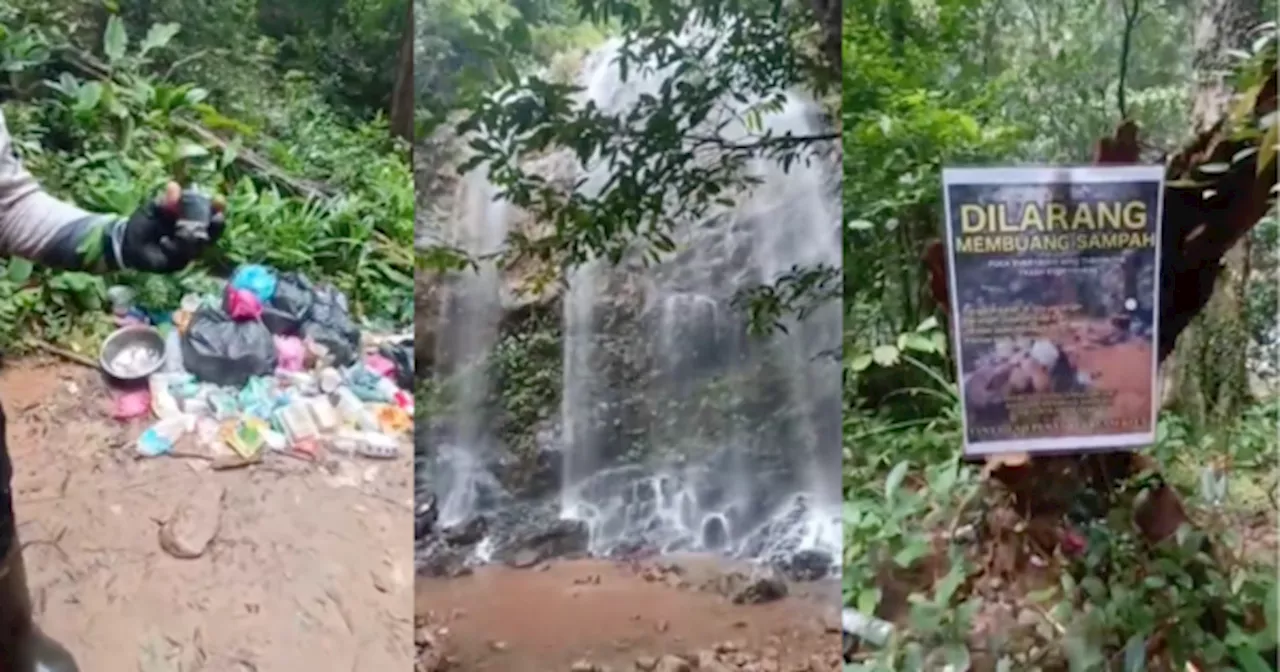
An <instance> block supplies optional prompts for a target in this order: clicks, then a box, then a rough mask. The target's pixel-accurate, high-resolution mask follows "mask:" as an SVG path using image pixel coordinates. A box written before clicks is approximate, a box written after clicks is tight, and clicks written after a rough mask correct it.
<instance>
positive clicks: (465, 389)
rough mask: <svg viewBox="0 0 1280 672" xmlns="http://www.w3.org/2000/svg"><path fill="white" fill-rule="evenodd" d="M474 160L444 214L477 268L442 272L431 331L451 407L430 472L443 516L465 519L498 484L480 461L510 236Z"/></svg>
mask: <svg viewBox="0 0 1280 672" xmlns="http://www.w3.org/2000/svg"><path fill="white" fill-rule="evenodd" d="M486 174H487V168H486V167H484V166H481V167H478V168H476V169H475V170H473V171H471V173H469V174H468V175H466V176H465V177H464V178H463V182H462V194H461V199H460V200H459V204H458V205H457V206H456V207H455V209H454V214H455V216H454V217H453V218H451V219H450V221H449V230H448V231H446V232H445V233H446V235H447V236H448V237H449V243H450V244H451V245H453V246H454V247H456V248H458V249H462V250H465V251H466V252H467V253H468V254H469V255H471V256H472V258H474V259H476V260H477V261H478V262H479V263H478V267H477V268H475V269H469V270H465V271H461V272H458V273H457V274H455V275H454V276H452V277H450V278H447V280H446V284H445V291H444V301H443V304H444V305H443V306H442V309H441V311H440V318H439V325H438V329H437V338H436V356H435V361H436V362H437V370H436V376H437V379H438V380H441V381H444V380H448V381H449V382H450V383H452V384H453V385H454V386H455V387H454V389H450V390H448V393H449V394H450V396H451V398H452V400H453V407H454V409H455V411H454V413H453V416H452V425H451V427H450V432H449V435H448V436H447V437H446V438H445V439H444V440H442V441H438V442H437V445H436V446H434V450H435V452H436V455H435V458H436V459H435V465H434V471H435V472H436V474H435V475H434V477H433V479H432V480H433V482H434V487H435V490H436V492H437V493H438V494H439V495H440V523H441V524H442V525H446V526H447V525H452V524H454V523H457V522H460V521H462V520H465V519H466V518H467V517H469V516H471V515H472V514H474V513H475V512H476V511H477V510H479V509H480V508H482V505H483V504H485V503H487V502H490V501H492V500H493V499H494V498H495V496H496V495H497V493H500V491H501V486H500V485H499V484H498V481H497V479H495V478H494V477H493V475H492V474H490V473H489V472H488V470H487V469H486V467H485V461H486V458H487V457H489V456H490V453H491V452H492V451H493V450H495V441H494V437H492V436H490V434H489V432H488V426H489V422H488V419H489V417H488V416H489V410H488V404H487V400H488V396H489V391H490V390H489V387H490V386H489V380H490V377H489V371H488V363H489V362H488V360H489V354H490V353H491V352H492V350H493V346H494V344H495V343H496V342H497V339H498V326H499V323H500V321H501V317H502V278H501V275H500V272H499V270H500V269H499V268H498V264H497V262H496V260H495V259H494V258H493V256H494V255H495V254H496V253H497V252H498V251H499V250H500V249H501V247H502V245H503V244H504V242H505V240H506V236H507V210H508V208H507V204H506V203H505V202H503V201H502V200H500V199H497V198H496V197H497V190H496V189H495V188H494V187H493V185H491V184H490V183H489V181H488V179H487V178H486Z"/></svg>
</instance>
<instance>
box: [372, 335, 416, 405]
mask: <svg viewBox="0 0 1280 672" xmlns="http://www.w3.org/2000/svg"><path fill="white" fill-rule="evenodd" d="M378 352H379V354H381V355H382V356H383V357H386V358H387V359H389V360H391V363H392V364H395V365H396V385H399V386H400V389H402V390H409V391H410V392H412V391H413V339H412V338H406V339H405V340H403V341H400V342H399V343H387V344H386V345H383V346H382V347H381V348H378Z"/></svg>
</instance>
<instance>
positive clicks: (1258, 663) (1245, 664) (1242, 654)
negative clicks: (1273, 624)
mask: <svg viewBox="0 0 1280 672" xmlns="http://www.w3.org/2000/svg"><path fill="white" fill-rule="evenodd" d="M1231 659H1232V660H1234V661H1235V662H1236V664H1237V665H1239V666H1240V670H1241V672H1271V666H1270V665H1267V661H1266V659H1264V658H1263V657H1262V655H1261V654H1259V653H1258V652H1257V651H1254V650H1253V649H1252V648H1249V647H1247V646H1240V647H1236V648H1234V649H1232V650H1231Z"/></svg>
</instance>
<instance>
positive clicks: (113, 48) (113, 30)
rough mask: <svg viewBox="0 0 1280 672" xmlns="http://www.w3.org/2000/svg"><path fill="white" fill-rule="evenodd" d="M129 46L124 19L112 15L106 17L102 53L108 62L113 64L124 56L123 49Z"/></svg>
mask: <svg viewBox="0 0 1280 672" xmlns="http://www.w3.org/2000/svg"><path fill="white" fill-rule="evenodd" d="M128 46H129V33H128V32H126V31H125V27H124V21H122V20H121V19H120V17H119V16H115V15H112V17H111V18H110V19H107V30H106V32H105V33H104V34H103V35H102V53H103V55H105V56H106V57H107V63H108V64H115V63H116V62H117V61H119V60H120V59H122V58H124V50H125V48H126V47H128Z"/></svg>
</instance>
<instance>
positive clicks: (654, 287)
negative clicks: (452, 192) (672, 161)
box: [431, 38, 842, 560]
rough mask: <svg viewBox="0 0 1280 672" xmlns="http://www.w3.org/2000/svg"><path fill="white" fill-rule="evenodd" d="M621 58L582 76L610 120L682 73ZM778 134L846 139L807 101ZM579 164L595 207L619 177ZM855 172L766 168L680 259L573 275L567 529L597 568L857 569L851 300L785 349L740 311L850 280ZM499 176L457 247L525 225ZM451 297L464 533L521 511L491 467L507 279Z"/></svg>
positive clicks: (563, 432)
mask: <svg viewBox="0 0 1280 672" xmlns="http://www.w3.org/2000/svg"><path fill="white" fill-rule="evenodd" d="M689 39H692V38H689ZM619 46H620V43H618V42H611V43H609V44H607V45H605V46H604V47H602V48H601V49H599V50H597V51H596V52H595V53H593V54H592V55H591V56H590V57H589V58H588V59H587V61H586V63H585V65H584V68H583V73H582V75H581V82H580V83H581V84H582V85H583V97H584V98H585V99H587V100H589V101H591V102H593V103H594V104H595V105H597V106H598V107H599V108H601V109H602V111H603V112H604V113H606V114H619V113H622V112H624V111H626V110H627V109H629V108H630V107H632V106H634V105H636V104H637V102H638V101H640V100H641V99H642V96H645V95H651V94H653V93H655V92H657V91H658V90H659V88H660V87H661V86H662V85H663V82H664V81H665V80H666V79H667V78H669V76H670V75H669V74H668V73H663V72H654V71H653V70H652V69H647V70H646V69H644V68H636V67H632V68H631V69H630V70H631V72H630V76H629V78H628V79H627V80H626V81H623V78H622V77H621V74H620V72H619V69H618V67H617V65H616V63H615V57H616V56H617V54H618V50H619ZM755 102H757V101H747V102H736V101H735V102H733V103H732V106H729V105H727V106H726V107H725V109H724V110H722V111H721V114H722V115H724V116H722V117H721V118H720V119H715V118H712V119H710V120H709V121H708V123H712V124H715V123H718V122H719V121H720V120H723V119H730V120H732V119H736V118H738V116H740V113H741V112H742V111H743V109H744V106H746V105H749V104H753V103H755ZM713 117H714V115H713ZM760 122H761V125H762V126H763V128H765V129H769V130H771V131H772V132H773V133H774V134H775V135H777V134H783V133H786V132H791V133H793V134H795V135H813V134H821V133H824V132H827V131H829V129H828V128H827V127H826V125H825V123H824V122H823V120H822V115H821V111H820V108H819V107H818V105H817V104H816V103H814V102H813V101H812V100H810V99H808V98H806V97H805V96H804V95H802V94H800V93H792V94H790V95H788V96H787V98H786V101H785V104H784V105H782V106H781V108H780V109H776V110H774V111H772V112H768V113H765V114H762V115H761V119H760ZM720 134H721V136H722V137H723V139H724V140H726V141H728V142H737V143H746V142H750V140H751V138H752V136H753V133H752V132H751V131H749V130H748V128H747V127H746V125H745V124H743V123H741V122H737V123H731V124H729V126H728V127H727V128H726V129H722V130H721V131H720ZM705 160H707V161H718V160H719V159H718V158H717V157H715V156H708V157H705ZM562 163H563V162H562ZM568 163H569V164H572V165H571V169H572V170H577V171H579V176H580V177H582V178H584V180H583V181H582V184H581V186H580V188H581V189H582V190H584V192H585V193H587V194H592V193H598V192H599V190H600V189H602V188H604V185H605V184H606V183H607V182H608V180H609V178H610V175H611V168H610V167H608V166H604V165H600V163H599V162H594V163H593V162H588V163H587V165H586V166H578V165H577V164H576V163H574V162H573V161H572V160H570V161H568ZM839 171H840V166H839V164H838V162H836V161H832V160H830V159H829V158H821V157H820V158H816V159H814V160H813V161H808V162H806V161H798V162H795V163H794V164H793V165H792V166H791V167H790V169H789V170H784V169H783V167H782V166H781V165H779V164H778V163H777V162H776V161H773V160H768V159H756V160H754V161H753V162H752V163H751V164H750V165H749V166H747V172H748V173H749V174H750V175H751V176H752V177H754V178H756V179H757V180H758V183H756V184H753V185H752V186H751V187H750V188H749V189H745V188H744V190H743V191H742V193H741V194H739V195H738V196H739V198H738V199H737V200H736V203H735V204H734V205H733V206H731V207H728V206H726V207H720V208H719V209H718V210H715V211H713V212H710V213H709V214H708V215H707V216H706V217H704V218H701V220H700V221H686V222H674V224H675V225H676V227H675V231H674V233H675V236H674V238H675V239H676V242H677V250H676V252H675V253H673V254H671V255H668V256H667V257H666V258H664V259H661V260H660V261H659V262H658V263H656V264H653V265H645V264H643V263H638V262H637V261H636V260H635V259H628V260H625V261H624V262H623V263H622V264H619V265H617V266H614V265H611V264H608V263H607V262H602V261H593V262H589V263H586V264H584V265H581V266H579V267H577V268H575V269H573V270H572V271H571V272H570V274H569V277H568V278H567V281H568V288H567V290H566V292H565V295H564V297H563V362H562V363H563V367H562V375H563V389H562V394H561V409H560V425H561V426H560V436H559V443H560V445H559V448H560V451H559V454H560V458H561V462H560V464H561V471H562V473H561V479H560V483H561V489H560V493H559V494H560V497H559V502H558V504H559V514H560V516H561V517H563V518H567V519H574V520H580V521H583V522H584V523H585V525H586V527H587V529H588V531H589V535H590V542H589V543H590V550H591V551H593V552H596V553H601V554H608V553H613V552H619V551H625V550H626V549H628V548H636V549H639V548H654V549H657V550H660V551H666V552H675V551H681V550H692V551H711V552H717V553H722V554H726V555H733V556H737V557H745V558H753V559H762V560H763V559H776V558H785V557H789V556H791V555H793V554H794V553H796V552H797V551H801V550H809V549H813V550H819V551H823V552H826V553H828V554H829V555H830V556H831V558H832V560H835V559H836V558H838V556H839V549H840V540H841V534H840V529H841V528H840V522H839V508H840V498H841V493H840V473H839V469H838V468H837V465H839V464H840V460H841V440H840V431H841V426H840V413H841V407H840V382H841V381H840V375H841V372H840V365H839V362H838V361H837V360H836V359H835V358H833V357H831V356H830V355H829V353H832V352H839V346H840V338H841V320H842V313H841V310H840V306H839V305H838V302H836V301H832V302H831V303H830V305H824V306H822V307H820V309H818V310H816V311H814V312H812V314H810V315H808V316H807V317H806V319H804V320H803V321H801V320H797V319H790V320H788V322H787V324H786V327H787V329H786V332H785V333H775V334H772V335H768V336H758V335H752V334H749V333H748V330H747V323H746V316H745V315H744V314H743V313H742V312H741V311H739V310H738V309H737V308H736V307H735V306H734V305H733V300H734V297H735V295H736V294H737V293H738V292H740V291H741V290H743V289H745V288H748V287H750V286H752V285H755V284H758V283H769V282H772V281H774V280H776V279H778V278H779V277H780V276H781V275H782V274H784V273H786V272H788V271H789V270H791V269H792V268H793V267H795V266H797V265H798V266H811V265H814V264H825V265H828V266H834V267H836V268H839V266H840V263H841V258H840V254H841V244H840V243H841V241H840V237H839V236H840V208H839V176H840V175H839ZM485 174H486V171H485V169H484V168H483V167H481V168H478V169H477V170H476V171H475V172H473V173H471V174H469V175H467V176H466V177H465V183H464V186H463V198H462V199H461V200H460V201H458V202H457V203H456V204H455V207H454V213H455V214H456V216H455V217H454V218H453V219H452V220H451V222H450V226H451V227H452V228H453V230H452V237H451V240H452V241H453V244H455V245H458V246H459V247H462V248H464V249H467V250H468V251H471V252H472V253H473V254H477V253H483V252H488V251H493V250H495V249H497V248H498V247H500V246H501V244H502V242H503V240H504V239H505V237H506V235H507V232H508V229H509V228H511V227H512V226H514V225H513V224H512V221H513V220H514V217H515V215H516V213H515V212H514V211H513V209H512V208H510V207H508V206H507V205H506V204H505V203H503V202H502V201H501V200H495V198H494V196H495V188H494V187H493V186H492V185H491V184H489V183H488V182H487V180H486V179H485V177H484V175H485ZM445 295H446V297H447V301H446V302H445V304H446V305H445V307H444V309H442V311H441V314H440V321H439V332H438V336H437V346H438V348H437V349H438V352H437V356H436V362H437V375H438V377H439V378H440V379H441V380H450V381H455V382H456V383H457V387H456V389H454V390H451V392H452V394H451V395H450V396H451V399H452V401H453V403H452V408H453V409H454V410H453V415H452V417H451V418H450V420H451V422H450V427H451V430H452V431H450V432H448V433H447V436H445V437H443V438H439V439H438V440H435V441H434V443H435V445H433V446H432V448H431V450H432V451H434V452H435V460H434V465H435V467H434V470H435V473H434V474H433V484H432V485H433V489H434V490H435V492H436V494H437V495H438V496H439V501H440V506H441V523H442V524H443V525H449V524H451V523H456V522H459V521H461V520H464V519H465V518H467V517H468V516H471V515H473V514H475V513H477V512H484V511H486V510H492V509H493V508H494V507H496V506H499V503H500V502H506V503H510V498H509V497H508V496H507V495H506V494H504V493H503V492H502V488H501V485H500V484H499V482H498V479H496V478H495V477H494V476H493V474H492V472H491V471H490V468H489V467H488V466H487V465H492V464H495V460H494V459H493V458H495V457H496V455H495V453H496V452H497V451H498V450H500V449H501V446H498V445H497V441H496V437H494V436H492V435H490V433H489V432H488V431H487V429H486V428H487V427H489V426H491V425H492V424H493V423H492V422H491V421H492V419H493V418H492V417H491V416H490V413H489V410H488V409H489V403H488V397H489V396H490V393H491V390H490V387H491V384H490V380H491V379H490V376H489V372H488V369H487V366H486V360H487V357H488V355H489V353H490V352H491V351H492V349H493V348H494V346H495V342H496V339H497V338H498V327H499V323H500V318H501V315H502V310H503V286H502V281H501V275H500V273H499V269H498V268H497V267H496V266H495V265H493V264H492V263H482V264H481V268H480V270H479V271H478V272H467V273H462V274H458V275H457V276H456V277H453V278H450V279H449V281H448V283H447V286H446V292H445ZM824 353H827V354H824ZM530 431H532V429H530ZM517 508H518V507H517ZM522 515H524V514H522ZM553 515H554V513H553ZM486 553H487V551H486Z"/></svg>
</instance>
